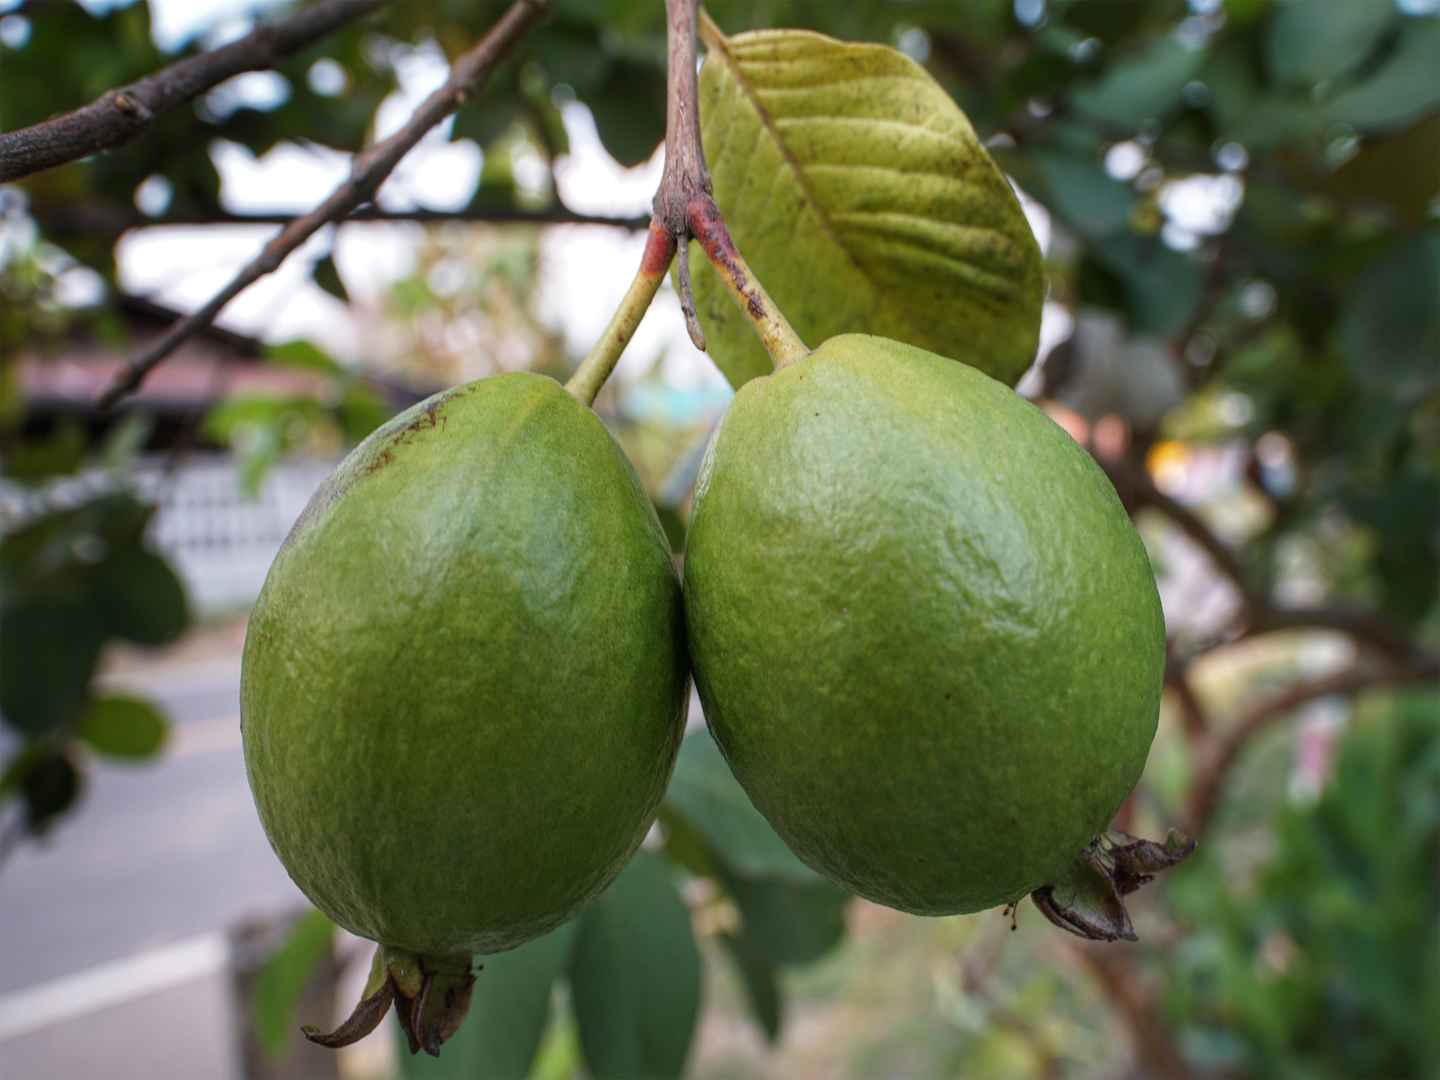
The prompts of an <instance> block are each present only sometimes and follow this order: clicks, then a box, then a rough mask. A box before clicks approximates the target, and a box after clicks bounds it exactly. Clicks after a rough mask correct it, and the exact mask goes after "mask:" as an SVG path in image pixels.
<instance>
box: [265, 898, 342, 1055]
mask: <svg viewBox="0 0 1440 1080" xmlns="http://www.w3.org/2000/svg"><path fill="white" fill-rule="evenodd" d="M334 941H335V927H334V925H333V924H332V923H331V922H330V920H329V919H327V918H326V917H325V916H324V915H322V914H320V912H318V911H311V912H308V913H306V914H305V915H302V916H301V917H300V918H299V919H297V920H296V921H295V925H294V926H292V927H291V928H290V932H289V933H288V934H286V935H285V940H284V941H283V942H281V943H280V947H279V948H278V949H276V950H275V951H274V952H273V953H271V954H270V956H269V957H267V958H266V960H265V963H264V965H263V966H262V967H261V968H260V971H259V973H258V974H257V975H256V977H255V984H254V986H253V987H252V988H251V991H250V1016H251V1020H252V1023H253V1024H254V1025H255V1038H256V1040H257V1041H258V1042H259V1043H260V1048H261V1049H262V1050H263V1051H264V1052H265V1053H266V1054H267V1055H269V1056H270V1057H271V1058H278V1057H279V1056H280V1055H281V1054H283V1053H284V1052H285V1050H286V1048H287V1047H288V1046H289V1045H290V1044H291V1042H292V1041H293V1040H294V1038H295V1031H296V1028H297V1027H298V1026H299V1025H298V1023H297V1021H296V1017H295V1010H296V1008H297V1007H298V1006H299V1004H300V999H301V998H302V997H303V996H304V994H305V988H306V986H307V985H308V984H309V982H310V980H311V979H312V978H314V977H315V973H316V971H317V969H319V967H320V965H321V964H324V963H326V962H327V961H328V960H329V959H330V957H331V950H332V948H333V947H334Z"/></svg>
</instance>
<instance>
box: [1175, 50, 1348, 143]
mask: <svg viewBox="0 0 1440 1080" xmlns="http://www.w3.org/2000/svg"><path fill="white" fill-rule="evenodd" d="M1251 53H1252V50H1251V49H1250V48H1249V43H1248V42H1247V41H1245V40H1243V39H1240V40H1232V41H1226V42H1222V43H1221V44H1220V45H1219V46H1218V47H1217V48H1216V49H1214V50H1213V51H1212V55H1211V58H1210V60H1209V61H1208V62H1207V63H1206V64H1205V66H1204V67H1203V68H1202V69H1201V71H1200V73H1199V77H1200V79H1201V81H1203V82H1204V84H1205V86H1206V87H1207V88H1208V89H1209V91H1210V112H1211V114H1212V115H1213V116H1214V118H1215V123H1216V125H1217V127H1218V128H1219V131H1218V134H1219V135H1220V136H1221V137H1223V138H1225V139H1229V140H1232V141H1234V142H1238V143H1240V144H1241V145H1243V146H1246V147H1250V148H1251V149H1266V148H1269V147H1273V146H1278V145H1282V144H1286V143H1290V142H1293V141H1295V140H1297V139H1305V138H1308V137H1311V136H1314V135H1316V134H1318V133H1319V132H1320V130H1321V128H1322V127H1323V125H1324V115H1323V113H1322V111H1321V109H1320V108H1319V107H1317V106H1316V105H1315V104H1314V102H1313V101H1311V99H1310V98H1309V97H1308V96H1301V95H1299V93H1298V92H1297V91H1290V90H1278V91H1277V90H1276V89H1274V88H1271V87H1266V86H1264V85H1263V84H1262V81H1261V76H1260V72H1259V71H1258V70H1256V63H1255V59H1254V57H1253V56H1252V55H1251Z"/></svg>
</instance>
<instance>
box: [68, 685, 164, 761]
mask: <svg viewBox="0 0 1440 1080" xmlns="http://www.w3.org/2000/svg"><path fill="white" fill-rule="evenodd" d="M169 728H170V725H169V723H168V721H166V719H165V714H164V713H162V712H161V711H160V710H159V709H157V708H156V707H155V706H154V705H152V704H150V702H148V701H141V700H140V699H138V698H132V697H123V696H120V695H110V696H107V697H102V698H97V699H96V700H94V701H92V702H91V703H90V707H89V708H88V709H86V710H85V715H84V716H82V717H81V718H80V723H79V724H78V725H77V726H76V729H75V734H76V736H77V737H78V738H80V739H81V740H82V741H84V742H85V743H86V744H88V745H89V747H90V749H92V750H94V751H95V752H96V753H97V754H103V755H105V756H106V757H114V758H127V759H132V760H142V759H144V758H149V757H154V756H155V755H156V754H158V753H159V752H160V750H161V748H162V747H163V746H164V745H165V740H166V738H167V736H168V735H169Z"/></svg>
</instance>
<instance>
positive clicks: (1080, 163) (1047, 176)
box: [1031, 151, 1135, 236]
mask: <svg viewBox="0 0 1440 1080" xmlns="http://www.w3.org/2000/svg"><path fill="white" fill-rule="evenodd" d="M1031 156H1032V159H1033V160H1034V162H1035V165H1036V167H1037V168H1038V169H1039V171H1040V176H1041V177H1042V178H1043V180H1044V182H1045V187H1046V188H1047V190H1048V191H1049V194H1050V205H1051V206H1052V207H1053V208H1054V209H1055V211H1056V212H1057V213H1058V214H1059V215H1060V216H1061V217H1062V218H1064V219H1065V221H1066V222H1067V223H1068V224H1069V225H1071V226H1072V227H1073V228H1074V229H1076V230H1077V231H1078V232H1080V233H1082V234H1084V235H1085V236H1105V235H1107V234H1109V233H1114V232H1119V231H1120V230H1121V229H1124V228H1125V227H1126V226H1127V225H1128V224H1129V222H1130V215H1131V213H1132V212H1133V211H1134V208H1135V193H1134V192H1133V191H1131V190H1130V187H1129V186H1128V185H1127V184H1122V183H1121V182H1120V181H1118V180H1116V179H1115V178H1114V177H1112V176H1111V175H1110V174H1109V173H1107V172H1106V171H1105V170H1104V169H1103V168H1101V167H1100V166H1099V165H1098V164H1095V163H1094V162H1090V161H1085V160H1083V159H1081V158H1077V157H1071V156H1070V155H1068V154H1057V153H1051V152H1047V151H1036V152H1035V153H1034V154H1033V155H1031Z"/></svg>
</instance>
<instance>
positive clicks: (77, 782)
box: [20, 751, 84, 835]
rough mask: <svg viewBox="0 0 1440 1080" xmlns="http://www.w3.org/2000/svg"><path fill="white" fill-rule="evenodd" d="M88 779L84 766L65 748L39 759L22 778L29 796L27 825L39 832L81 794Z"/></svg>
mask: <svg viewBox="0 0 1440 1080" xmlns="http://www.w3.org/2000/svg"><path fill="white" fill-rule="evenodd" d="M83 784H84V781H83V778H82V777H81V775H80V770H79V769H77V768H75V764H74V762H72V761H71V760H70V758H69V757H68V756H67V755H66V754H65V753H64V752H62V751H56V752H55V753H52V754H48V755H46V756H45V757H42V758H40V759H39V760H38V761H35V762H34V763H33V764H31V766H30V767H29V768H28V769H27V770H26V771H25V774H24V776H23V777H22V778H21V781H20V793H21V798H23V799H24V800H25V827H26V828H27V829H29V830H30V832H32V833H34V834H36V835H39V834H41V833H43V832H44V831H45V830H46V829H48V828H49V827H50V825H51V823H52V822H53V821H54V820H55V819H56V818H57V817H59V816H60V815H61V814H63V813H65V811H67V810H69V809H70V807H72V806H74V805H75V800H76V799H78V798H79V797H80V790H81V788H82V787H83Z"/></svg>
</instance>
